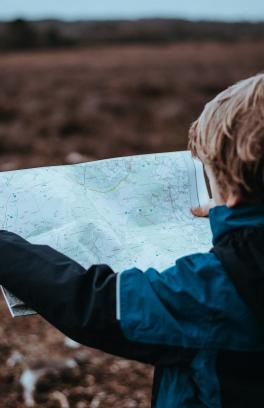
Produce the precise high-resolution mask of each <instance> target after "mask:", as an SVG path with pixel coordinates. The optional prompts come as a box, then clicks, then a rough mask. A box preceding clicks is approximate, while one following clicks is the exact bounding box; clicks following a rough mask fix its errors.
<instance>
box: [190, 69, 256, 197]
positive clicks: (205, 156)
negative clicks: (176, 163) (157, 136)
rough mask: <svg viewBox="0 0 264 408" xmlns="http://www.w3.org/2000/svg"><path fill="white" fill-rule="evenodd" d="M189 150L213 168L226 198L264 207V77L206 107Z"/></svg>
mask: <svg viewBox="0 0 264 408" xmlns="http://www.w3.org/2000/svg"><path fill="white" fill-rule="evenodd" d="M189 148H190V150H191V152H192V154H193V155H194V156H196V157H199V158H200V159H201V160H202V161H203V163H205V164H208V165H209V166H210V167H211V169H212V171H213V173H214V176H215V178H216V182H217V184H218V186H219V189H220V193H221V195H222V196H223V198H226V197H227V195H228V194H230V193H231V194H234V195H236V196H239V197H240V199H241V201H242V202H248V203H264V74H258V75H255V76H253V77H250V78H248V79H245V80H243V81H240V82H238V83H236V84H235V85H233V86H230V87H229V88H227V89H226V90H224V91H223V92H221V93H220V94H218V95H217V96H216V97H215V98H214V99H213V100H212V101H210V102H209V103H207V104H206V105H205V108H204V110H203V112H202V114H201V115H200V117H199V118H198V119H197V120H196V121H195V122H194V123H193V124H192V126H191V128H190V130H189Z"/></svg>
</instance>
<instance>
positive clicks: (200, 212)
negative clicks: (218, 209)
mask: <svg viewBox="0 0 264 408" xmlns="http://www.w3.org/2000/svg"><path fill="white" fill-rule="evenodd" d="M191 212H192V214H193V215H195V216H196V217H207V216H208V212H209V208H208V206H206V207H193V208H191Z"/></svg>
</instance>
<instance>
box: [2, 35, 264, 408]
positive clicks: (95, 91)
mask: <svg viewBox="0 0 264 408" xmlns="http://www.w3.org/2000/svg"><path fill="white" fill-rule="evenodd" d="M263 51H264V44H263V43H247V44H246V43H243V44H242V43H241V44H217V43H197V44H193V43H192V44H187V43H186V44H177V45H170V46H155V47H154V46H153V47H151V46H140V47H139V46H138V47H136V46H131V47H127V46H126V47H105V48H97V49H91V50H88V49H87V50H85V49H83V50H78V51H76V50H75V51H60V52H57V51H56V52H55V51H54V52H42V53H34V54H30V53H27V54H9V55H0V84H1V87H0V169H1V170H10V169H15V168H23V167H33V166H42V165H49V164H60V163H72V162H76V161H81V160H84V161H85V160H89V159H91V158H94V159H97V158H107V157H113V156H122V155H129V154H137V153H149V152H160V151H171V150H179V149H185V148H186V140H187V139H186V135H187V129H188V127H189V124H190V122H191V121H192V120H194V119H195V118H196V116H197V115H198V114H199V112H200V111H201V109H202V106H203V105H204V103H205V102H206V101H208V100H209V99H211V98H212V97H213V96H214V95H215V94H216V93H217V92H219V91H220V90H222V89H223V88H225V87H226V86H228V85H229V84H231V83H233V82H234V81H237V80H239V79H242V78H245V77H247V76H249V75H252V74H255V73H257V72H260V71H263V68H264V52H263ZM73 152H75V153H78V154H72V153H73ZM0 319H1V325H0V360H1V361H0V362H1V365H0V394H1V402H0V407H5V408H8V407H10V408H11V407H12V408H18V407H19V408H22V407H25V405H24V403H23V398H22V388H21V386H20V385H19V378H20V375H21V373H22V372H23V370H25V368H26V367H27V365H31V366H32V365H33V366H36V364H40V360H41V364H42V366H43V367H46V368H45V370H46V374H44V375H43V376H42V378H41V379H40V381H39V386H38V389H37V392H36V395H35V397H36V401H37V406H39V407H49V408H52V407H55V408H56V407H61V408H63V407H64V408H67V401H68V406H69V407H70V408H71V407H73V408H86V407H91V408H97V407H104V408H108V407H115V408H121V407H122V408H123V407H124V408H130V407H131V408H133V407H141V408H146V407H148V406H149V399H150V384H151V377H152V369H151V368H150V367H147V366H143V365H141V364H139V363H132V362H127V361H125V360H120V359H115V358H112V357H110V356H108V355H105V354H103V353H100V352H96V351H91V350H90V349H88V348H85V347H81V348H80V349H70V348H68V347H67V346H66V345H65V344H64V337H63V336H62V335H61V334H59V333H58V332H57V331H56V330H55V329H53V328H51V327H50V326H49V325H48V324H47V323H46V322H44V321H43V320H42V319H41V318H39V317H31V318H19V319H16V320H12V319H11V318H10V317H9V313H8V311H7V308H6V306H5V304H4V302H3V301H1V302H0ZM14 351H19V352H20V353H21V355H17V360H16V361H15V360H14V358H11V359H10V358H9V357H12V356H13V357H14V354H13V353H14ZM66 356H67V357H71V358H73V359H74V360H75V361H76V363H77V365H76V367H74V368H72V369H69V368H67V367H65V366H63V364H64V365H65V363H64V362H65V357H66ZM51 360H52V361H54V362H55V363H54V364H55V365H56V367H55V368H54V367H49V368H47V367H48V366H49V365H50V363H49V362H50V361H51ZM56 392H57V393H56ZM65 397H66V400H65ZM63 398H64V400H63ZM59 400H60V401H61V402H59Z"/></svg>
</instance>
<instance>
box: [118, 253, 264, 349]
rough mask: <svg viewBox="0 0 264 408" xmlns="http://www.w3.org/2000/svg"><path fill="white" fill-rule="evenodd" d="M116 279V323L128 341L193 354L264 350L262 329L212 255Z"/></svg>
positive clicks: (187, 258) (127, 273)
mask: <svg viewBox="0 0 264 408" xmlns="http://www.w3.org/2000/svg"><path fill="white" fill-rule="evenodd" d="M119 280H120V282H119V286H120V291H119V295H120V300H119V309H120V324H121V328H122V331H123V333H124V335H125V336H126V337H127V338H128V339H130V340H132V341H139V342H146V343H150V344H163V345H170V346H179V347H183V348H186V349H187V348H188V349H191V348H193V349H196V350H197V349H214V350H216V349H225V350H236V351H252V350H259V349H262V350H263V344H264V330H263V327H260V326H259V325H258V324H257V322H256V320H255V318H254V316H253V314H252V312H251V310H250V309H249V308H248V306H247V305H246V304H245V303H244V301H243V300H242V298H241V297H240V296H239V294H238V292H237V290H236V288H235V286H234V285H233V283H232V282H231V281H230V279H229V276H228V274H227V273H226V271H225V269H224V268H223V266H222V264H221V262H220V261H219V259H217V258H216V256H215V255H214V254H213V253H212V252H209V253H196V254H192V255H189V256H185V257H182V258H179V259H178V260H177V261H176V263H175V264H174V265H172V266H171V267H169V268H168V269H166V270H164V271H163V272H162V273H159V272H158V271H157V270H156V269H154V268H149V269H147V270H146V271H145V272H142V271H141V270H139V269H136V268H132V269H128V270H125V271H123V272H122V273H121V275H119Z"/></svg>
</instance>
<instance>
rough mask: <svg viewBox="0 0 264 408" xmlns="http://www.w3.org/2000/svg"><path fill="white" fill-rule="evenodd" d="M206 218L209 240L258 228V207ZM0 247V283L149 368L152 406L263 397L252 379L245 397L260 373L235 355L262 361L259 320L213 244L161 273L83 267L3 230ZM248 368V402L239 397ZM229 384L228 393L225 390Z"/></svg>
mask: <svg viewBox="0 0 264 408" xmlns="http://www.w3.org/2000/svg"><path fill="white" fill-rule="evenodd" d="M209 218H210V224H211V228H212V233H213V245H214V246H215V248H217V246H218V244H219V243H220V242H221V240H222V238H223V237H225V236H228V235H230V234H231V233H233V232H234V231H237V230H241V229H247V228H252V227H254V228H263V227H264V206H263V205H256V206H251V205H249V206H246V205H241V206H238V207H235V208H233V209H230V208H227V207H226V206H218V207H215V208H214V209H212V210H210V213H209ZM175 239H177V235H176V237H175ZM223 248H226V247H225V246H224V247H223ZM0 251H1V259H2V262H1V266H0V283H1V284H2V285H4V286H5V287H6V288H7V289H9V290H10V291H12V292H13V293H14V294H16V295H17V296H18V297H20V298H21V299H23V300H24V301H25V302H26V303H27V304H28V305H29V306H31V307H32V308H34V309H35V310H36V311H37V312H39V313H40V314H41V315H42V316H43V317H44V318H45V319H46V320H48V321H49V322H50V323H51V324H53V325H54V326H55V327H57V328H58V329H59V330H61V331H62V332H63V333H65V334H66V335H68V336H70V337H71V338H73V339H75V340H76V341H78V342H80V343H82V344H85V345H88V346H91V347H95V348H98V349H101V350H104V351H106V352H109V353H112V354H116V355H119V356H123V357H126V358H130V359H136V360H138V361H142V362H146V363H150V364H153V365H154V366H155V367H156V374H155V378H154V392H153V402H152V403H153V406H154V407H157V408H158V407H162V408H178V407H187V408H189V407H190V408H191V407H195V408H200V407H201V408H202V407H203V408H205V407H207V408H220V407H227V406H228V407H231V406H232V408H235V407H239V408H241V407H248V408H249V407H251V406H254V407H257V406H264V405H263V404H262V402H263V401H264V391H263V395H262V394H261V393H259V390H260V387H257V388H256V387H255V388H256V392H257V393H258V396H257V400H254V398H256V397H255V396H256V392H254V386H255V383H256V381H258V385H259V384H261V385H262V384H263V379H264V375H262V373H260V374H259V375H258V376H257V378H255V377H254V375H253V374H252V373H250V374H249V373H248V372H247V371H248V370H247V367H246V366H245V364H244V366H243V364H242V367H241V369H240V370H237V368H238V367H240V364H241V359H242V361H244V362H247V364H249V362H250V361H253V360H254V364H258V362H259V365H260V367H261V369H262V368H263V363H262V360H263V361H264V357H262V356H263V355H264V354H263V352H264V328H263V325H262V324H260V323H259V321H257V320H256V317H255V314H254V311H253V310H252V308H251V307H250V305H248V304H247V302H246V301H245V298H244V297H243V295H242V296H241V293H240V292H239V291H238V288H237V286H236V284H235V283H234V282H233V280H232V279H231V278H230V274H229V273H228V271H227V267H226V268H224V266H223V262H222V260H221V256H220V258H219V256H217V252H212V251H210V252H207V253H196V254H192V255H189V256H185V257H182V258H180V259H178V260H177V261H176V262H175V264H174V265H172V266H170V267H169V268H167V269H166V270H165V271H161V272H162V273H160V272H158V271H157V270H155V269H153V268H151V267H150V268H149V269H148V270H146V271H144V272H143V271H141V270H139V269H136V268H131V269H127V270H125V271H123V272H121V273H118V274H115V273H114V271H112V269H111V267H110V266H108V265H93V266H91V267H90V268H89V269H88V270H86V269H85V268H83V267H82V266H81V265H79V264H78V263H76V262H75V261H73V260H72V259H70V258H68V257H66V256H65V255H63V254H60V253H59V252H57V251H55V250H54V249H52V248H50V247H48V246H46V245H33V244H30V243H29V242H28V241H26V240H24V239H23V238H21V237H19V236H18V235H16V234H13V233H11V232H7V231H0ZM223 252H224V253H225V249H224V251H223ZM231 266H232V265H231ZM235 266H236V265H235V264H234V267H235ZM231 269H232V268H231ZM254 356H257V358H255V359H254ZM261 359H262V360H261ZM229 361H230V365H229V366H228V362H229ZM242 368H244V371H243V370H242ZM250 369H251V370H252V367H250ZM232 370H233V371H232ZM230 371H232V372H234V376H233V380H236V378H237V375H238V374H239V373H240V374H241V376H242V377H241V379H240V380H241V381H238V382H237V384H239V387H238V389H237V390H235V385H236V382H234V383H233V384H232V386H231V387H227V386H225V387H224V386H223V384H225V382H224V381H223V377H224V376H226V375H227V374H228V373H230ZM242 372H243V373H242ZM259 372H260V370H259ZM249 375H251V377H252V375H253V377H252V378H253V380H252V387H251V388H250V391H249V393H250V392H251V395H252V397H251V399H250V400H249V401H251V402H252V401H253V400H254V403H253V405H252V404H251V405H248V404H249V403H247V405H245V404H244V402H243V401H245V400H243V398H240V397H239V396H241V395H243V386H242V385H243V381H244V384H247V385H248V381H249ZM230 392H234V395H235V396H234V398H233V399H232V398H230V395H229V396H228V398H226V395H227V394H228V393H229V394H230ZM249 393H248V395H249ZM239 398H240V401H239V400H238V399H239ZM231 400H232V403H231V402H230V401H231ZM226 401H227V402H226ZM256 401H257V402H256ZM258 401H261V403H260V405H258Z"/></svg>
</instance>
